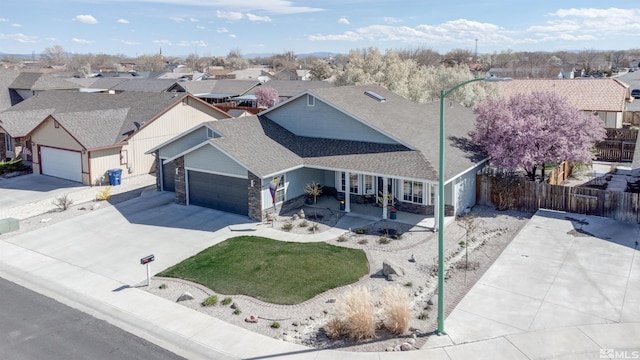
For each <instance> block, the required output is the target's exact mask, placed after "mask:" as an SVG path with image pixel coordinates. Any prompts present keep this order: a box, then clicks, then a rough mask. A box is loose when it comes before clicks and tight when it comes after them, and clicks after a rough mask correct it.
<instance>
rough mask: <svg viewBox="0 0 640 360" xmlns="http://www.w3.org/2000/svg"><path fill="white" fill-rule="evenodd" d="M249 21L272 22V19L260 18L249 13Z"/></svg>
mask: <svg viewBox="0 0 640 360" xmlns="http://www.w3.org/2000/svg"><path fill="white" fill-rule="evenodd" d="M247 19H249V21H263V22H271V18H270V17H268V16H258V15H254V14H251V13H247Z"/></svg>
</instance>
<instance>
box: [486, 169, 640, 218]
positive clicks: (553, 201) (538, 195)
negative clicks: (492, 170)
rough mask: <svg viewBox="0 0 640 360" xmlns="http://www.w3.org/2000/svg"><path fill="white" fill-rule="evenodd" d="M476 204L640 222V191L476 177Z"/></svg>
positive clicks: (518, 179)
mask: <svg viewBox="0 0 640 360" xmlns="http://www.w3.org/2000/svg"><path fill="white" fill-rule="evenodd" d="M476 197H477V199H476V203H478V204H480V205H488V206H496V207H497V208H499V209H505V210H506V209H513V210H520V211H526V212H535V211H537V210H538V209H549V210H558V211H567V212H572V213H578V214H587V215H596V216H602V217H607V218H611V219H614V220H619V221H626V222H634V223H640V216H639V215H638V210H639V208H640V194H638V193H630V192H619V191H606V190H599V189H593V188H586V187H575V186H562V185H550V184H547V183H539V182H532V181H528V180H527V179H524V178H516V179H511V180H510V181H506V180H500V178H497V177H493V176H489V175H477V176H476Z"/></svg>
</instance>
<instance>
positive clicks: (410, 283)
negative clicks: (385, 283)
mask: <svg viewBox="0 0 640 360" xmlns="http://www.w3.org/2000/svg"><path fill="white" fill-rule="evenodd" d="M404 286H406V287H413V282H411V281H407V283H406V284H404Z"/></svg>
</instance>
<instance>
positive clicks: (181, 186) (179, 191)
mask: <svg viewBox="0 0 640 360" xmlns="http://www.w3.org/2000/svg"><path fill="white" fill-rule="evenodd" d="M173 163H174V164H175V166H176V169H177V173H176V178H175V179H176V180H175V183H176V203H178V204H181V205H187V182H186V181H185V180H186V179H185V176H186V174H185V169H184V156H181V157H179V158H177V159H175V160H173Z"/></svg>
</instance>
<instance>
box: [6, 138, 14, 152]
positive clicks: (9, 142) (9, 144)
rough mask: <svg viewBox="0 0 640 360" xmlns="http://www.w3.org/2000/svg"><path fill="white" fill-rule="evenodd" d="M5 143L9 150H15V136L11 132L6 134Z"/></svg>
mask: <svg viewBox="0 0 640 360" xmlns="http://www.w3.org/2000/svg"><path fill="white" fill-rule="evenodd" d="M4 143H5V145H6V148H7V151H13V138H12V137H11V135H9V134H4Z"/></svg>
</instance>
